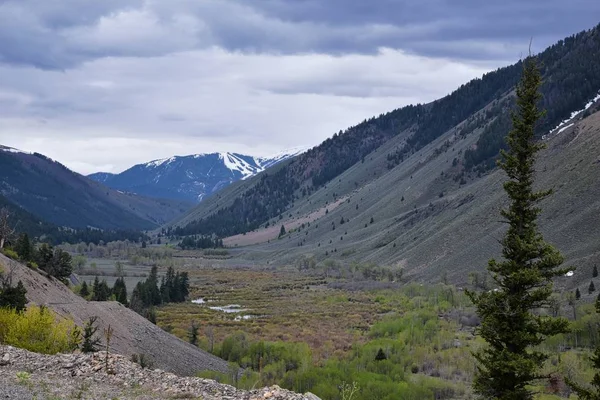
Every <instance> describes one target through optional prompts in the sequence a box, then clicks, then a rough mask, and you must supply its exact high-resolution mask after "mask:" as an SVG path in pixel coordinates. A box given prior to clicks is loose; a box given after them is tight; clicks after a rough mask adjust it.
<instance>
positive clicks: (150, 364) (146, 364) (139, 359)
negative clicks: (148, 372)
mask: <svg viewBox="0 0 600 400" xmlns="http://www.w3.org/2000/svg"><path fill="white" fill-rule="evenodd" d="M131 362H134V363H136V364H138V365H139V366H140V367H142V368H148V369H153V368H154V361H153V360H152V357H150V356H149V355H147V354H144V353H140V354H132V355H131Z"/></svg>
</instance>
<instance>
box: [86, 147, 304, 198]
mask: <svg viewBox="0 0 600 400" xmlns="http://www.w3.org/2000/svg"><path fill="white" fill-rule="evenodd" d="M305 150H306V149H305V148H295V149H290V150H286V151H283V152H280V153H277V154H274V155H272V156H269V157H253V156H247V155H243V154H239V153H230V152H219V153H208V154H205V153H198V154H192V155H188V156H172V157H167V158H161V159H157V160H153V161H150V162H147V163H144V164H138V165H135V166H133V167H131V168H129V169H128V170H126V171H124V172H121V173H120V174H108V173H103V172H98V173H95V174H92V175H90V178H92V179H94V180H96V181H98V182H101V183H103V184H105V185H107V186H109V187H112V188H114V189H118V190H124V191H128V192H134V193H139V194H143V195H146V196H151V197H161V198H174V199H183V200H190V201H194V202H199V201H201V200H202V199H203V198H205V197H206V196H209V195H211V194H213V193H215V192H217V191H218V190H221V189H222V188H224V187H226V186H228V185H229V184H231V183H233V182H235V181H238V180H244V179H248V178H250V177H252V176H254V175H256V174H258V173H260V172H262V171H264V170H265V169H267V168H269V167H271V166H273V165H275V164H277V163H279V162H281V161H284V160H287V159H289V158H291V157H294V156H296V155H298V154H300V153H302V152H304V151H305Z"/></svg>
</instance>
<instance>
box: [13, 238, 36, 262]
mask: <svg viewBox="0 0 600 400" xmlns="http://www.w3.org/2000/svg"><path fill="white" fill-rule="evenodd" d="M15 251H16V252H17V254H18V255H19V258H20V259H21V260H23V261H31V260H32V259H33V246H32V245H31V241H30V240H29V236H28V235H27V234H26V233H22V234H21V235H20V236H19V239H18V240H17V243H16V245H15Z"/></svg>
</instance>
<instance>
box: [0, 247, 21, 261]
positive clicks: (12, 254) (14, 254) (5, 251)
mask: <svg viewBox="0 0 600 400" xmlns="http://www.w3.org/2000/svg"><path fill="white" fill-rule="evenodd" d="M2 253H3V254H4V255H5V256H6V257H8V258H12V259H13V260H18V259H19V255H18V254H17V252H16V251H14V250H12V249H2Z"/></svg>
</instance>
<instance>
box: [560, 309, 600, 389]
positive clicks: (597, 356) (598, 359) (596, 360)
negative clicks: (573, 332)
mask: <svg viewBox="0 0 600 400" xmlns="http://www.w3.org/2000/svg"><path fill="white" fill-rule="evenodd" d="M596 312H597V313H600V298H598V299H596ZM591 360H592V364H593V366H594V369H595V370H596V374H595V375H594V377H593V378H592V382H591V384H592V387H591V388H584V387H582V386H580V385H578V384H576V383H575V382H573V381H572V380H570V379H568V378H567V379H565V381H566V383H567V385H569V387H571V389H573V391H574V392H575V393H576V394H577V396H578V397H579V398H580V399H581V400H600V345H598V346H597V347H596V350H595V351H594V355H593V356H592V357H591Z"/></svg>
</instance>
